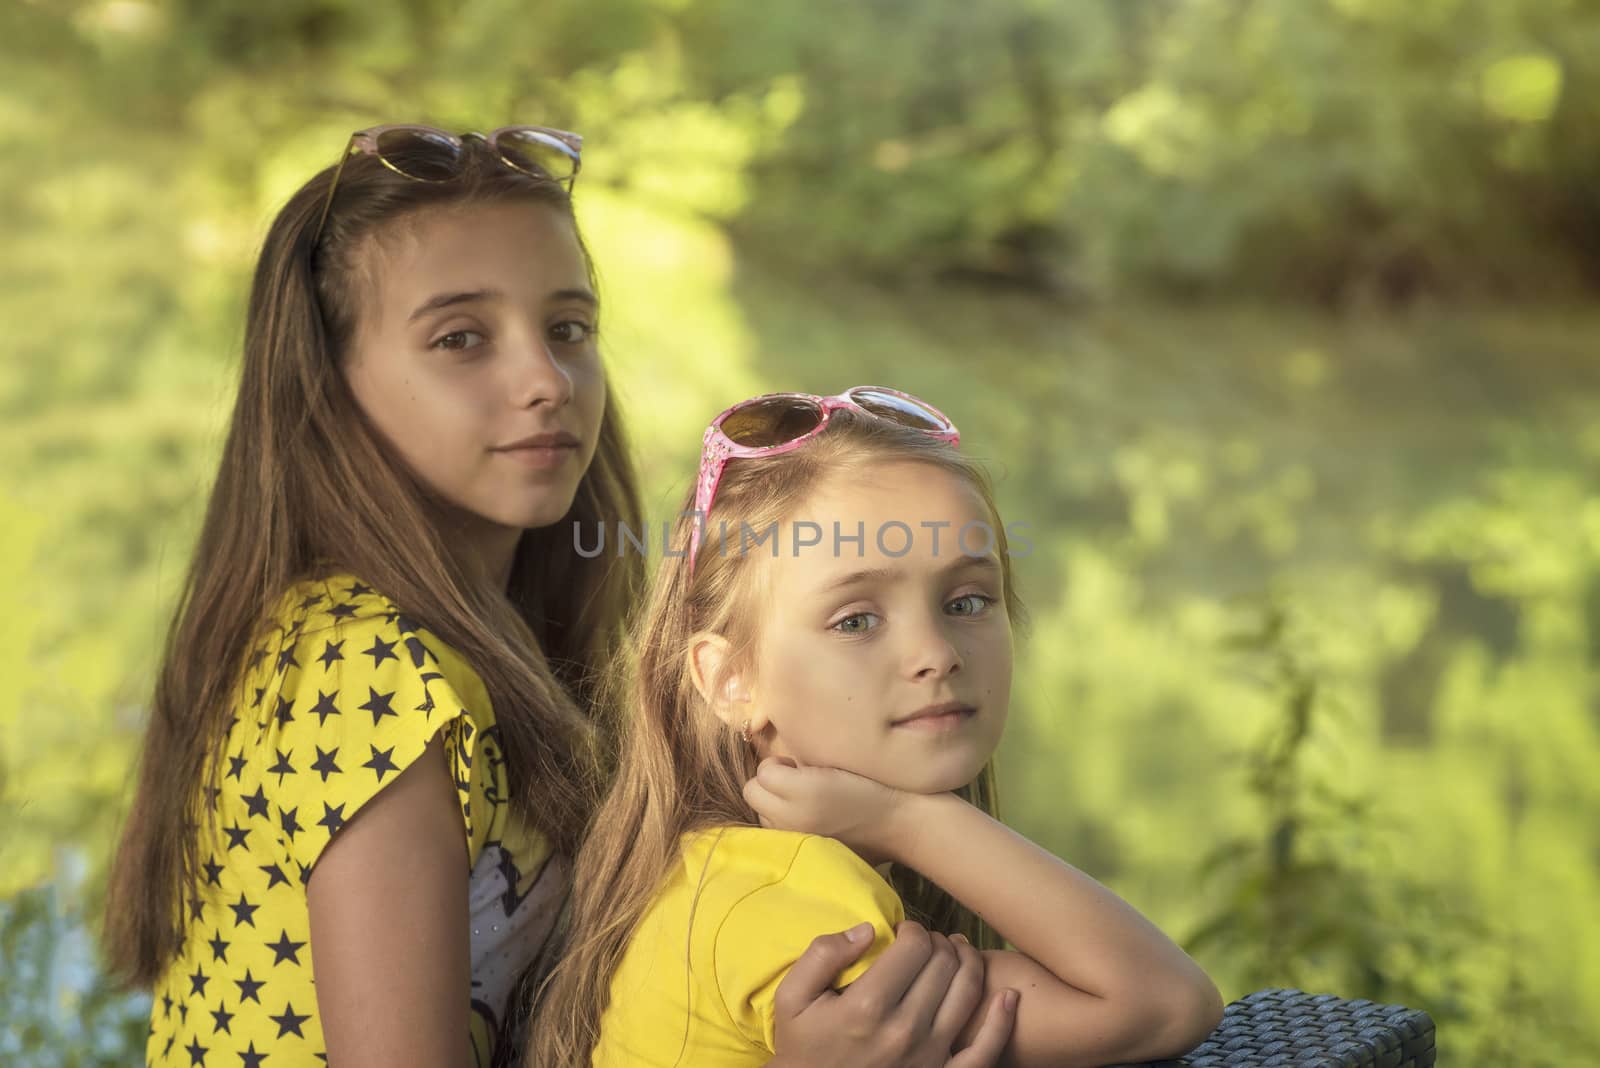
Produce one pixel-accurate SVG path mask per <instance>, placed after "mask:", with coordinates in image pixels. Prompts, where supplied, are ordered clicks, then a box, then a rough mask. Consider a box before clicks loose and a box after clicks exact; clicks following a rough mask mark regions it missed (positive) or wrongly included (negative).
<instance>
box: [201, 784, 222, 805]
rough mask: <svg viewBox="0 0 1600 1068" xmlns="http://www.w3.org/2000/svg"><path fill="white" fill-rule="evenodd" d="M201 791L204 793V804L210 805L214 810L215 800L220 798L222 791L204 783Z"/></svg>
mask: <svg viewBox="0 0 1600 1068" xmlns="http://www.w3.org/2000/svg"><path fill="white" fill-rule="evenodd" d="M203 789H204V790H205V793H206V804H208V805H210V806H211V807H212V808H216V807H217V798H218V797H220V796H222V790H221V789H219V788H218V787H215V786H212V785H211V784H210V783H206V784H205V786H204V788H203Z"/></svg>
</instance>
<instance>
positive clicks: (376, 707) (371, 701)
mask: <svg viewBox="0 0 1600 1068" xmlns="http://www.w3.org/2000/svg"><path fill="white" fill-rule="evenodd" d="M367 693H369V694H370V695H371V696H370V697H369V698H368V699H367V703H366V704H364V705H362V706H361V707H362V708H363V709H365V710H366V711H368V712H371V713H372V725H373V726H374V727H376V726H377V725H378V721H379V720H380V719H382V718H383V717H384V716H394V717H396V718H399V715H400V713H398V712H396V711H395V710H394V709H392V708H390V707H389V701H390V699H392V698H393V697H394V693H393V692H390V693H382V694H381V693H379V692H378V691H377V690H374V689H373V688H372V687H371V686H368V687H367Z"/></svg>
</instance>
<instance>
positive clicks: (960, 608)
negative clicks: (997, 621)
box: [945, 593, 994, 616]
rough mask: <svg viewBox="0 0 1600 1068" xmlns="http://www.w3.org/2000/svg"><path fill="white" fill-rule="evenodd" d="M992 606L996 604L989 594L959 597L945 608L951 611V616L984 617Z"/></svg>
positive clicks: (970, 594) (972, 594) (971, 594)
mask: <svg viewBox="0 0 1600 1068" xmlns="http://www.w3.org/2000/svg"><path fill="white" fill-rule="evenodd" d="M992 604H994V598H993V597H990V596H989V595H988V594H985V593H969V594H967V595H966V596H965V597H957V598H956V599H955V600H953V601H951V602H950V603H949V604H948V605H946V606H945V607H946V608H949V609H951V612H950V614H951V615H953V616H978V615H982V614H983V613H984V612H985V611H986V610H987V609H988V608H989V606H990V605H992Z"/></svg>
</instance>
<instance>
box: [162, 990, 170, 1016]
mask: <svg viewBox="0 0 1600 1068" xmlns="http://www.w3.org/2000/svg"><path fill="white" fill-rule="evenodd" d="M171 1015H172V999H171V998H170V997H168V996H167V995H165V994H162V995H161V1018H162V1019H163V1020H165V1019H166V1018H167V1017H168V1016H171Z"/></svg>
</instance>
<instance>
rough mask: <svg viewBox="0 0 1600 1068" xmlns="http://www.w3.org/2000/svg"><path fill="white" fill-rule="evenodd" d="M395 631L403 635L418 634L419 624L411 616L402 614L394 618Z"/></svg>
mask: <svg viewBox="0 0 1600 1068" xmlns="http://www.w3.org/2000/svg"><path fill="white" fill-rule="evenodd" d="M394 629H395V630H397V631H399V632H400V633H401V634H415V633H416V632H417V624H416V622H415V621H414V620H413V619H412V618H411V617H410V616H408V615H406V614H405V613H403V612H402V613H399V614H397V615H396V616H395V617H394Z"/></svg>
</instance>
